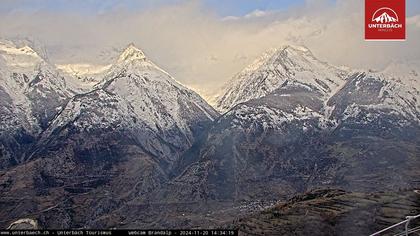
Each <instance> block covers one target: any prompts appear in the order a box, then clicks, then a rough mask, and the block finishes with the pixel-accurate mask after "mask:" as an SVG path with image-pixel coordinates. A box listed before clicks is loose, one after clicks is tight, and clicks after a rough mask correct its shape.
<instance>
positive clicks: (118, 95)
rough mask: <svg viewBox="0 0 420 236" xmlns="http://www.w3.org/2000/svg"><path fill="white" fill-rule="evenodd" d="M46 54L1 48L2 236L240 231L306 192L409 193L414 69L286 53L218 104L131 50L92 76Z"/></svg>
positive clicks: (250, 72) (240, 81)
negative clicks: (365, 66)
mask: <svg viewBox="0 0 420 236" xmlns="http://www.w3.org/2000/svg"><path fill="white" fill-rule="evenodd" d="M40 55H43V54H41V53H37V52H36V49H33V48H31V47H30V46H29V45H24V46H17V45H16V44H15V43H13V42H11V41H1V42H0V98H1V99H0V103H1V106H0V117H1V121H2V123H1V125H0V190H1V195H0V206H1V207H0V227H3V228H6V227H7V226H8V225H10V224H11V223H12V222H13V221H16V220H19V219H23V218H30V219H33V220H36V221H37V222H38V223H39V225H40V226H41V227H44V228H212V227H221V226H224V225H225V226H226V225H228V226H229V227H239V228H240V229H244V228H243V227H248V226H249V224H248V223H246V224H245V223H241V224H238V220H239V219H246V220H245V221H244V222H249V219H252V217H253V216H252V215H253V214H259V211H260V210H262V209H264V211H271V210H272V209H276V207H278V206H277V204H279V203H282V202H284V204H287V202H290V201H293V199H295V198H296V196H300V194H310V193H311V191H320V192H321V193H324V192H323V191H327V190H322V189H329V190H328V191H327V192H329V191H331V192H333V193H334V194H335V192H338V193H339V194H338V195H337V196H341V195H345V194H348V193H351V192H353V193H354V194H356V196H357V197H358V199H359V196H362V197H360V198H364V196H366V198H369V197H368V196H367V195H366V194H368V193H376V192H386V193H387V194H392V196H399V195H400V194H401V193H402V192H404V191H410V190H413V189H416V188H417V187H418V184H419V182H418V177H419V175H420V172H419V170H418V168H417V167H418V166H419V164H420V160H419V150H420V140H419V138H418V137H420V135H419V134H420V129H419V128H420V112H419V111H420V103H419V102H420V100H419V99H420V97H419V93H420V83H419V75H418V68H416V67H411V66H408V65H407V64H393V65H392V66H389V67H388V68H387V69H386V70H384V71H379V72H374V71H371V70H355V69H350V68H347V67H337V66H334V65H331V64H329V63H326V62H323V61H321V60H319V59H317V58H316V57H315V56H314V55H313V53H312V52H311V51H310V50H309V49H308V48H306V47H303V46H291V45H287V46H282V47H279V48H276V49H272V50H269V51H267V52H266V53H264V54H263V55H262V56H261V57H260V58H257V60H256V61H255V62H253V63H252V64H251V65H249V66H247V67H246V68H244V70H243V71H241V72H239V73H238V74H236V75H235V76H234V77H233V78H232V79H231V81H229V82H228V83H227V84H226V86H225V87H224V89H223V92H222V93H221V94H222V95H221V96H220V97H218V98H217V102H216V106H215V108H213V107H211V106H210V105H208V104H207V103H206V101H204V99H202V98H201V97H200V96H199V95H198V94H197V93H195V92H194V91H192V90H190V89H188V88H186V87H185V86H183V85H182V84H180V83H179V82H177V81H176V80H175V79H174V78H173V77H172V76H171V75H169V74H168V73H167V72H165V71H164V70H162V69H161V68H159V67H158V66H157V65H156V64H155V63H154V62H152V61H151V60H149V59H148V58H147V57H146V55H145V54H144V53H143V52H142V51H141V50H140V49H138V48H137V47H135V46H134V45H133V44H130V45H128V46H127V47H126V48H125V49H124V50H122V51H121V52H120V55H119V56H118V57H117V58H116V60H115V61H114V63H113V64H112V65H109V66H107V67H106V68H104V69H103V70H101V71H100V73H94V74H95V75H94V77H92V78H90V79H86V78H80V77H79V76H74V75H72V74H71V73H67V72H68V71H67V72H66V71H63V70H62V69H57V67H56V66H54V65H53V64H51V63H50V62H49V61H48V59H46V57H45V56H40ZM317 189H318V190H317ZM319 189H321V190H319ZM317 193H318V192H317ZM353 193H352V194H353ZM334 194H333V195H331V196H336V195H334ZM320 196H324V195H320ZM328 196H329V195H328ZM349 196H353V195H351V194H350V195H349ZM318 203H319V202H317V201H314V204H318ZM322 204H324V203H323V202H322ZM299 207H300V206H299ZM302 207H305V208H307V209H308V210H310V208H309V207H307V206H306V205H303V206H302ZM276 211H277V210H276ZM276 214H277V213H276ZM314 214H324V213H323V212H316V213H314ZM340 214H342V215H345V214H346V212H345V211H344V212H341V213H340ZM285 220H286V219H285ZM287 220H289V219H287ZM331 220H332V221H333V222H336V221H338V220H339V218H331ZM395 220H396V218H395ZM284 222H285V221H283V223H284ZM390 223H392V222H390ZM334 225H335V224H334V223H332V226H331V227H332V228H333V229H334ZM338 225H339V224H338ZM265 226H267V227H269V225H267V224H265ZM381 226H382V225H381ZM241 227H242V228H241ZM329 227H330V226H329ZM377 228H378V225H374V224H372V225H371V226H369V227H368V228H366V229H364V230H365V231H366V232H368V231H372V230H376V229H377ZM251 229H253V230H260V229H256V228H252V227H251ZM334 230H336V229H334ZM334 230H332V231H331V232H337V231H334ZM242 231H243V232H246V233H249V234H252V232H253V231H252V230H242ZM263 231H265V230H263ZM365 231H363V232H365ZM254 232H257V231H254ZM290 232H292V231H290ZM302 232H304V231H302ZM302 232H301V233H302Z"/></svg>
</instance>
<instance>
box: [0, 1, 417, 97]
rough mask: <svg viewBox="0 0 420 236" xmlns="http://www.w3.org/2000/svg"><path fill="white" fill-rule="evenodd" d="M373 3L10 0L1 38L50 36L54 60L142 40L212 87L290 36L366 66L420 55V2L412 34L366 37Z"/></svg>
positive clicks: (170, 66) (85, 57)
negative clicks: (368, 6) (394, 38)
mask: <svg viewBox="0 0 420 236" xmlns="http://www.w3.org/2000/svg"><path fill="white" fill-rule="evenodd" d="M363 9H364V0H306V1H305V0H241V1H239V0H235V1H233V0H231V1H220V0H219V1H218V0H202V1H198V0H197V1H181V0H143V1H141V0H139V1H134V0H123V1H116V0H84V1H82V0H72V1H68V0H66V1H64V0H31V1H29V0H1V4H0V37H3V38H14V37H28V38H31V39H35V40H37V41H39V42H42V43H43V44H44V45H45V47H46V48H47V50H48V53H49V57H50V60H51V61H52V62H54V63H94V64H103V63H106V62H108V61H109V60H110V58H111V57H112V55H114V54H115V50H118V49H119V48H121V47H123V46H125V45H127V44H129V43H130V42H134V43H135V44H136V45H137V46H138V47H139V48H141V49H142V50H143V51H145V53H146V55H148V57H149V58H150V59H151V60H153V61H154V62H155V63H156V64H158V65H159V66H161V67H162V68H163V69H165V70H167V71H168V72H169V73H171V74H172V75H174V77H175V78H176V79H177V80H178V81H180V82H182V83H184V84H186V85H189V86H191V87H193V88H196V89H199V90H201V92H203V93H204V94H208V93H212V92H214V91H217V88H219V87H220V86H221V85H222V84H223V83H225V82H226V81H227V80H229V79H230V77H231V76H232V75H234V74H235V73H237V72H239V71H240V70H241V69H242V68H243V67H244V66H246V65H247V64H249V63H251V62H252V61H253V60H254V59H255V57H257V56H258V55H259V54H261V53H262V52H264V51H266V50H267V49H269V48H272V47H279V46H281V45H283V44H297V45H306V46H307V47H309V48H310V49H311V50H312V51H313V53H314V54H315V56H317V57H319V58H320V59H322V60H325V61H328V62H330V63H332V64H336V65H347V66H351V67H359V68H367V67H369V68H374V69H381V68H384V67H385V66H386V65H387V64H389V63H390V62H392V61H413V60H414V61H419V60H420V1H419V0H407V13H408V18H407V21H408V25H407V27H408V28H407V37H408V39H407V41H405V42H365V41H364V40H363V37H364V29H363V19H364V12H363Z"/></svg>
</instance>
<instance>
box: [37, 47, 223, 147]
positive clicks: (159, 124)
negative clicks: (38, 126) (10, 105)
mask: <svg viewBox="0 0 420 236" xmlns="http://www.w3.org/2000/svg"><path fill="white" fill-rule="evenodd" d="M217 116H218V114H217V112H216V111H215V110H214V109H213V108H212V107H210V106H209V105H208V104H207V103H206V102H205V101H204V100H203V99H202V98H201V97H200V96H199V95H198V94H196V93H195V92H193V91H191V90H189V89H187V88H185V87H184V86H182V85H181V84H179V83H178V82H177V81H175V79H174V78H172V77H171V76H170V75H169V74H168V73H166V72H165V71H163V70H162V69H160V68H159V67H158V66H156V65H155V64H154V63H153V62H151V61H150V60H149V59H147V58H146V56H145V55H144V53H143V52H142V51H141V50H139V49H137V48H136V47H135V46H134V45H132V44H131V45H129V46H128V47H127V48H126V49H125V50H124V51H123V52H122V54H121V55H120V57H119V58H118V60H117V61H116V63H115V64H114V65H112V66H111V68H110V69H109V70H108V71H107V73H106V75H105V77H104V79H103V80H102V81H101V82H100V83H98V84H97V85H95V86H94V88H93V90H92V91H90V92H87V93H83V94H80V95H77V96H75V97H74V98H72V99H71V101H70V102H69V103H68V104H67V105H66V107H65V109H64V110H63V112H61V114H60V115H59V116H58V117H57V118H56V119H55V121H54V123H53V125H52V126H51V127H50V129H48V130H47V132H45V134H44V138H47V136H48V135H49V134H51V133H52V132H53V131H54V130H55V129H60V127H63V126H66V125H72V126H74V127H75V128H76V129H80V130H84V131H87V132H94V131H95V130H102V129H105V130H106V129H112V130H115V131H121V132H124V130H131V131H133V132H136V133H138V134H136V135H135V136H137V138H138V137H139V136H142V135H146V133H149V135H148V138H146V137H142V138H141V139H144V142H145V143H152V142H155V141H156V139H154V138H152V137H155V136H156V137H159V138H160V139H162V140H164V142H165V143H170V144H171V145H174V146H176V147H179V148H186V147H188V146H189V145H191V143H192V142H193V141H194V140H193V138H194V136H195V135H196V134H194V132H195V128H196V127H195V126H197V125H199V123H200V122H203V121H212V120H213V119H215V118H216V117H217ZM142 133H144V134H142ZM144 145H145V146H147V145H149V144H144ZM159 145H162V144H151V146H150V147H148V148H146V149H149V150H148V151H150V152H152V153H158V152H159V148H157V147H158V146H159Z"/></svg>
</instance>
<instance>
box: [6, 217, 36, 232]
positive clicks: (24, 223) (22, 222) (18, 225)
mask: <svg viewBox="0 0 420 236" xmlns="http://www.w3.org/2000/svg"><path fill="white" fill-rule="evenodd" d="M7 229H8V230H19V229H39V226H38V222H37V221H36V220H33V219H19V220H17V221H15V222H13V223H11V224H10V225H9V227H7Z"/></svg>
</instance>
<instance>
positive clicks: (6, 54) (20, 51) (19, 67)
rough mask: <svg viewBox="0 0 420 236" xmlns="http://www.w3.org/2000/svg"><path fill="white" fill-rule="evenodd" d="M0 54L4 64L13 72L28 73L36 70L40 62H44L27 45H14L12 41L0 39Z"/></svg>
mask: <svg viewBox="0 0 420 236" xmlns="http://www.w3.org/2000/svg"><path fill="white" fill-rule="evenodd" d="M0 56H1V57H2V58H3V60H4V62H5V64H6V65H7V66H8V67H9V68H10V69H12V70H13V71H14V72H19V73H28V72H32V71H34V70H36V68H37V67H38V66H39V64H40V63H43V62H45V61H44V59H43V58H42V57H40V56H39V54H38V53H37V52H36V51H35V50H34V49H32V48H31V47H29V46H28V45H24V46H23V47H18V46H16V45H15V44H14V43H13V42H10V41H5V40H1V41H0Z"/></svg>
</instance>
